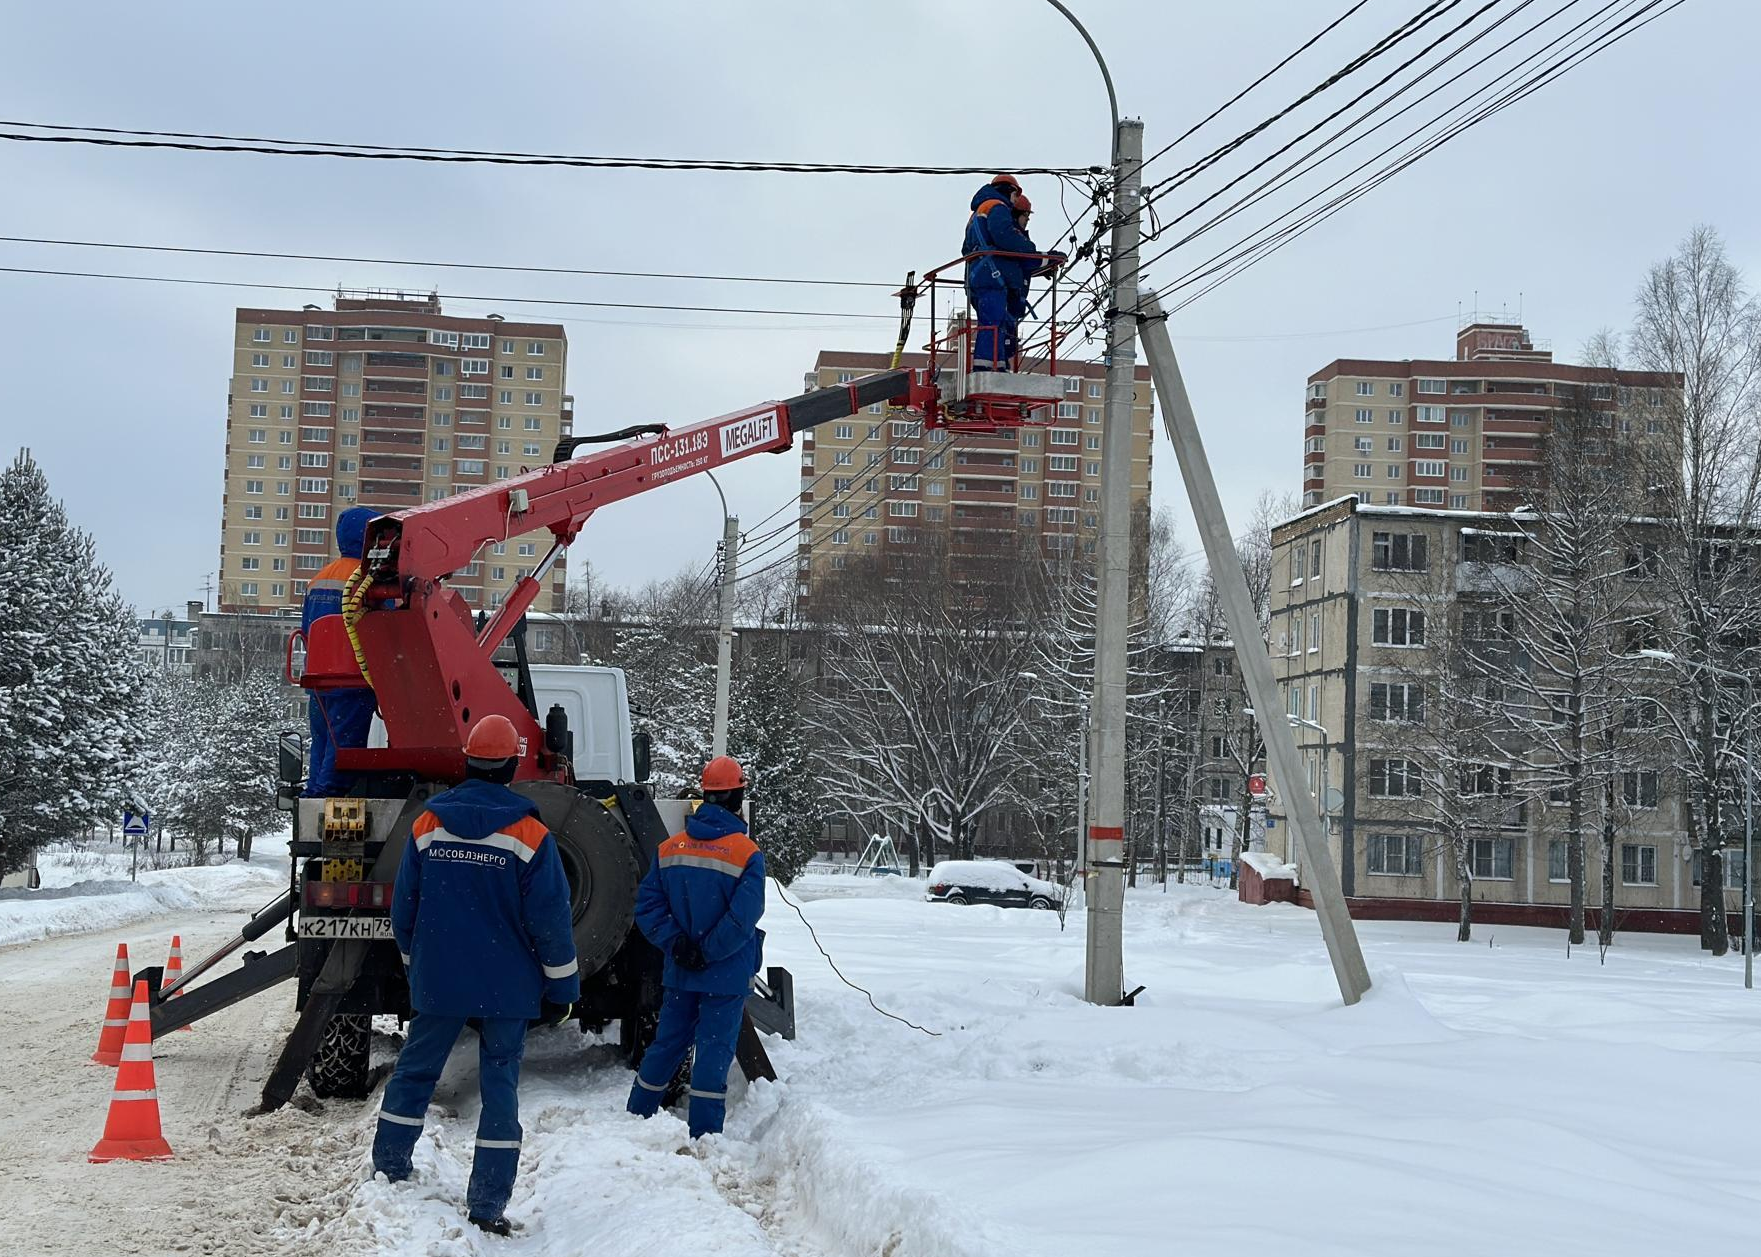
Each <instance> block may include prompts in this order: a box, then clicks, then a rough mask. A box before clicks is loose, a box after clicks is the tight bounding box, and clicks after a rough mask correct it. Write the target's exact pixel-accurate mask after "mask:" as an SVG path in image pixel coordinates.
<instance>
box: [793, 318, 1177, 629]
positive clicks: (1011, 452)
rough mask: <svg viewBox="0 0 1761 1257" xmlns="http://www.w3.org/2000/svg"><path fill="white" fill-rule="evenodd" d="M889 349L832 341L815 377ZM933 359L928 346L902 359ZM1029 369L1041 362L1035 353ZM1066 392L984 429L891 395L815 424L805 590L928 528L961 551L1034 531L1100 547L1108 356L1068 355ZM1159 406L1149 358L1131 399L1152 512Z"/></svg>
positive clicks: (1135, 447)
mask: <svg viewBox="0 0 1761 1257" xmlns="http://www.w3.org/2000/svg"><path fill="white" fill-rule="evenodd" d="M890 365H891V358H890V356H889V355H887V354H884V353H857V352H850V351H843V350H831V349H828V350H822V351H821V352H820V354H819V357H818V360H817V361H816V362H815V364H814V369H813V370H812V371H810V372H809V373H808V375H807V378H806V387H807V388H808V389H815V388H830V387H832V386H834V385H837V384H843V383H848V382H849V381H851V380H853V379H855V378H857V377H858V376H862V375H868V374H870V373H872V372H876V371H884V370H886V369H887V368H888V367H889V366H890ZM900 365H902V366H905V367H910V368H914V369H922V368H923V367H925V366H926V365H927V358H926V357H925V356H924V355H923V354H907V355H905V358H904V360H903V362H902V363H901V364H900ZM1029 367H1030V369H1033V370H1039V369H1040V367H1038V366H1037V365H1035V364H1029ZM1059 375H1060V376H1061V377H1062V378H1063V381H1064V400H1063V401H1061V402H1059V403H1058V404H1057V408H1056V410H1055V412H1054V417H1053V419H1052V420H1051V422H1050V423H1048V424H1045V425H1039V424H1035V425H1032V426H1027V427H1022V428H1018V429H1005V430H1003V431H1000V432H996V433H992V434H985V435H980V434H977V433H970V432H961V433H950V432H947V431H945V430H941V429H935V428H931V429H929V430H927V431H926V430H925V428H924V425H923V424H922V423H921V422H918V421H916V420H912V419H908V418H906V417H905V416H904V415H902V414H897V413H889V412H888V410H887V407H886V406H885V405H884V404H877V405H873V406H870V407H868V408H867V409H866V410H864V411H863V412H861V413H860V414H857V415H854V416H852V417H851V418H849V419H845V420H841V421H839V422H837V423H828V424H822V425H821V426H819V427H817V428H814V429H813V430H811V431H810V432H807V433H805V434H804V435H803V437H802V444H801V509H800V518H801V528H800V533H799V537H798V544H797V558H796V562H797V573H798V579H797V594H798V596H799V597H801V598H803V599H807V598H811V596H812V591H813V584H814V582H815V580H822V581H823V580H824V579H825V578H826V577H827V576H828V574H830V573H832V572H835V571H839V570H842V569H843V568H844V567H845V566H846V565H847V564H848V563H849V562H850V561H851V560H852V558H855V557H867V556H873V555H884V554H885V553H886V551H887V549H888V547H889V546H907V545H909V544H911V542H912V541H913V540H915V535H916V533H917V531H918V530H920V529H929V528H940V529H946V530H947V535H948V542H949V550H950V552H951V553H952V554H953V555H955V556H956V558H957V557H958V556H959V555H960V554H962V553H972V554H982V553H984V552H985V551H986V550H988V549H991V548H993V546H994V543H996V542H997V541H1000V540H1003V539H1008V540H1010V541H1013V540H1015V539H1016V538H1017V537H1018V536H1019V535H1020V534H1021V533H1024V532H1025V533H1031V534H1032V535H1033V536H1034V537H1035V538H1036V539H1038V541H1039V542H1040V545H1041V547H1042V550H1043V553H1045V554H1046V555H1048V556H1050V555H1059V554H1067V555H1079V554H1087V555H1092V554H1093V553H1094V547H1095V539H1096V537H1097V536H1098V535H1099V525H1100V509H1101V507H1100V490H1101V413H1102V408H1103V406H1104V394H1105V391H1106V368H1105V367H1104V366H1102V365H1101V364H1100V363H1096V362H1070V363H1067V364H1066V363H1060V364H1059ZM1153 424H1154V407H1153V402H1152V394H1151V389H1150V373H1149V369H1148V368H1147V367H1139V368H1138V369H1137V403H1136V405H1135V406H1134V407H1133V410H1132V433H1133V439H1132V475H1131V505H1132V513H1133V518H1134V519H1136V518H1138V517H1140V516H1141V517H1143V518H1144V519H1146V520H1147V516H1148V511H1149V495H1150V448H1151V432H1152V430H1153Z"/></svg>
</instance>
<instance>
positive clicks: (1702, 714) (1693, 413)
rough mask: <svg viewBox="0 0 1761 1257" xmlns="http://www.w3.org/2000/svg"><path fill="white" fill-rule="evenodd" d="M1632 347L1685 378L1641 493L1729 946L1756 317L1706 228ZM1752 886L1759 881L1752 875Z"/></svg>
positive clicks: (1759, 496)
mask: <svg viewBox="0 0 1761 1257" xmlns="http://www.w3.org/2000/svg"><path fill="white" fill-rule="evenodd" d="M1637 306H1638V309H1637V317H1636V320H1635V324H1634V327H1633V331H1632V334H1631V336H1630V337H1629V340H1628V349H1629V353H1630V356H1631V358H1632V359H1633V361H1634V363H1635V365H1637V366H1639V367H1641V368H1643V369H1645V370H1650V371H1659V372H1666V373H1670V374H1671V375H1674V376H1675V377H1677V378H1679V380H1680V387H1679V388H1676V389H1667V388H1666V389H1661V390H1659V395H1658V396H1657V397H1656V398H1655V401H1656V406H1657V409H1658V411H1659V413H1658V415H1657V416H1656V419H1655V422H1656V423H1657V425H1658V427H1659V429H1660V431H1659V432H1657V433H1655V434H1653V435H1655V436H1656V437H1657V438H1658V440H1657V441H1656V449H1657V453H1656V455H1655V456H1654V457H1653V458H1652V459H1651V460H1650V462H1649V464H1648V466H1647V468H1646V472H1647V477H1646V478H1647V484H1646V488H1647V490H1648V493H1649V496H1650V501H1651V505H1650V508H1649V510H1650V514H1651V515H1653V516H1655V517H1656V518H1657V519H1658V520H1659V521H1660V523H1659V532H1660V533H1661V535H1662V536H1663V537H1664V538H1665V541H1664V553H1663V561H1662V563H1661V565H1660V566H1661V572H1660V576H1661V580H1662V583H1663V585H1664V586H1665V589H1666V593H1667V598H1668V601H1669V603H1670V616H1669V621H1668V623H1667V624H1666V625H1665V627H1664V632H1665V636H1666V642H1665V643H1664V644H1666V645H1667V647H1668V649H1669V651H1670V653H1671V654H1672V655H1673V656H1674V659H1673V662H1672V663H1670V664H1668V665H1667V666H1668V667H1670V668H1672V669H1673V671H1674V673H1675V676H1674V681H1675V684H1674V686H1673V687H1672V688H1673V692H1674V694H1675V695H1676V697H1677V703H1676V705H1675V710H1674V711H1673V713H1672V716H1671V719H1670V721H1669V726H1670V731H1671V732H1672V733H1673V734H1674V735H1675V737H1676V739H1677V740H1678V742H1679V756H1680V762H1681V769H1682V772H1683V774H1684V777H1685V785H1686V788H1687V789H1688V790H1690V791H1691V792H1692V802H1691V804H1690V806H1689V808H1688V827H1689V837H1690V839H1691V840H1693V841H1694V842H1695V843H1696V845H1697V846H1698V848H1699V854H1700V871H1701V877H1700V943H1701V946H1702V947H1705V948H1708V949H1709V950H1711V951H1713V952H1714V953H1717V954H1723V952H1724V951H1725V950H1726V948H1727V946H1728V931H1727V929H1726V926H1725V921H1724V891H1723V881H1724V878H1723V859H1722V852H1723V848H1724V846H1725V845H1726V844H1727V842H1728V841H1729V840H1730V839H1731V838H1732V836H1733V832H1734V831H1735V829H1736V828H1738V823H1737V821H1736V815H1735V814H1736V813H1739V812H1740V807H1737V806H1735V805H1734V804H1735V798H1734V796H1737V795H1739V794H1740V791H1741V776H1740V768H1739V765H1740V764H1741V749H1740V747H1739V746H1738V745H1737V742H1736V736H1735V731H1736V730H1737V729H1739V728H1741V727H1742V726H1741V723H1740V719H1741V715H1742V713H1741V712H1740V711H1739V710H1738V709H1739V706H1740V703H1741V690H1740V688H1738V687H1736V686H1735V685H1734V684H1733V683H1731V682H1729V681H1726V680H1724V679H1722V678H1721V677H1720V676H1719V675H1718V674H1717V673H1716V672H1715V671H1713V669H1714V668H1723V669H1728V670H1733V671H1741V670H1742V669H1744V668H1748V669H1754V668H1756V667H1758V666H1761V659H1758V656H1761V645H1757V642H1758V641H1761V593H1758V586H1761V580H1758V576H1761V573H1758V572H1757V563H1756V558H1755V546H1754V544H1753V539H1754V536H1755V530H1756V529H1757V528H1758V527H1761V422H1758V416H1761V308H1758V307H1757V304H1756V302H1755V300H1754V299H1753V298H1752V297H1751V296H1750V294H1749V292H1748V290H1747V287H1746V285H1745V283H1744V280H1743V276H1742V274H1741V273H1740V272H1739V271H1738V270H1737V269H1736V267H1734V266H1733V265H1732V264H1731V262H1730V260H1729V259H1728V258H1727V257H1726V256H1725V251H1724V244H1723V242H1722V241H1721V240H1720V238H1719V236H1718V233H1717V232H1716V231H1714V230H1713V229H1711V228H1710V227H1698V228H1696V229H1695V230H1694V231H1693V232H1692V233H1690V234H1689V236H1688V237H1687V239H1686V240H1684V241H1683V242H1682V244H1681V246H1680V248H1678V249H1677V251H1676V253H1675V255H1674V256H1673V257H1671V258H1669V259H1667V260H1665V261H1663V262H1659V263H1658V264H1657V265H1655V266H1653V267H1652V268H1651V270H1650V272H1649V273H1648V274H1647V275H1646V277H1645V280H1644V283H1643V284H1642V285H1641V286H1640V288H1639V293H1638V298H1637ZM1749 875H1750V876H1751V877H1752V876H1753V870H1750V871H1749Z"/></svg>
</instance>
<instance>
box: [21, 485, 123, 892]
mask: <svg viewBox="0 0 1761 1257" xmlns="http://www.w3.org/2000/svg"><path fill="white" fill-rule="evenodd" d="M136 637H137V633H136V627H135V623H134V618H133V614H132V612H131V611H130V609H129V608H128V606H127V605H125V604H124V602H123V601H122V597H121V595H120V594H118V593H117V592H116V590H115V588H114V587H113V585H112V583H111V577H110V572H109V570H108V569H107V568H105V567H104V565H103V564H101V563H100V562H98V557H97V546H96V544H95V543H94V542H93V540H92V538H91V537H90V536H89V535H88V534H87V533H85V532H83V531H81V530H80V529H78V528H76V527H75V526H74V525H73V524H72V523H71V522H70V521H69V519H68V517H67V512H66V510H65V509H64V508H63V507H62V505H61V504H60V503H59V502H57V501H55V500H54V499H53V498H52V497H51V496H50V494H49V481H48V478H47V477H46V476H45V475H44V474H43V470H42V468H41V467H39V466H38V465H37V463H36V462H35V460H33V459H32V458H31V456H30V452H29V451H28V450H21V451H20V452H19V454H18V457H17V458H16V459H14V460H13V462H12V465H11V466H10V467H8V468H7V469H6V470H5V471H4V472H0V874H4V873H9V872H11V871H13V870H14V869H16V868H19V867H21V866H22V865H23V864H24V863H25V861H26V860H27V859H28V857H29V856H30V853H31V852H33V851H35V850H36V849H37V848H39V847H41V846H42V845H43V844H44V843H46V842H49V841H50V840H52V839H54V838H58V837H61V836H64V835H66V834H70V833H74V832H76V831H78V830H80V829H83V828H85V827H86V826H88V825H90V824H92V823H94V822H97V821H100V820H108V819H110V818H112V817H114V816H115V815H116V814H117V812H118V810H119V809H120V808H121V806H122V805H123V803H124V802H126V801H127V798H128V789H127V787H128V782H127V773H126V771H125V769H126V765H127V763H128V762H129V759H130V750H131V746H132V745H133V742H134V739H135V737H136V736H137V735H136V733H135V731H134V716H135V706H136V703H137V701H138V699H139V695H140V690H141V686H142V680H143V678H142V675H141V669H140V665H139V661H138V658H137V654H136V648H135V642H136Z"/></svg>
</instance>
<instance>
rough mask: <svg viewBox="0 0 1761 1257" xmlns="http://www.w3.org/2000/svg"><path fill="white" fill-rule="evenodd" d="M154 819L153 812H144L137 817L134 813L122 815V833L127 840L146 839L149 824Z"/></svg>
mask: <svg viewBox="0 0 1761 1257" xmlns="http://www.w3.org/2000/svg"><path fill="white" fill-rule="evenodd" d="M152 819H153V814H152V813H151V812H143V813H141V815H139V816H136V815H135V814H134V813H133V812H124V813H123V814H122V833H123V836H124V837H125V838H145V837H146V836H147V823H148V822H149V821H151V820H152Z"/></svg>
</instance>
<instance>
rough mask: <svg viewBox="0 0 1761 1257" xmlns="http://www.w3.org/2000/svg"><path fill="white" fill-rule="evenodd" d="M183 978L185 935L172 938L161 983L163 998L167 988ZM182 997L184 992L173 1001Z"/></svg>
mask: <svg viewBox="0 0 1761 1257" xmlns="http://www.w3.org/2000/svg"><path fill="white" fill-rule="evenodd" d="M182 976H183V935H181V934H173V935H172V936H171V955H170V957H169V958H167V960H166V961H165V978H164V980H163V981H162V982H160V983H159V991H160V994H161V996H162V997H163V995H164V992H165V990H166V988H168V987H169V986H171V984H172V983H174V982H176V981H177V980H178V979H179V978H181V977H182ZM182 997H183V992H182V991H179V992H178V993H177V994H176V995H173V996H172V997H171V998H172V999H181V998H182ZM180 1029H184V1030H194V1029H195V1027H194V1026H183V1027H180Z"/></svg>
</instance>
